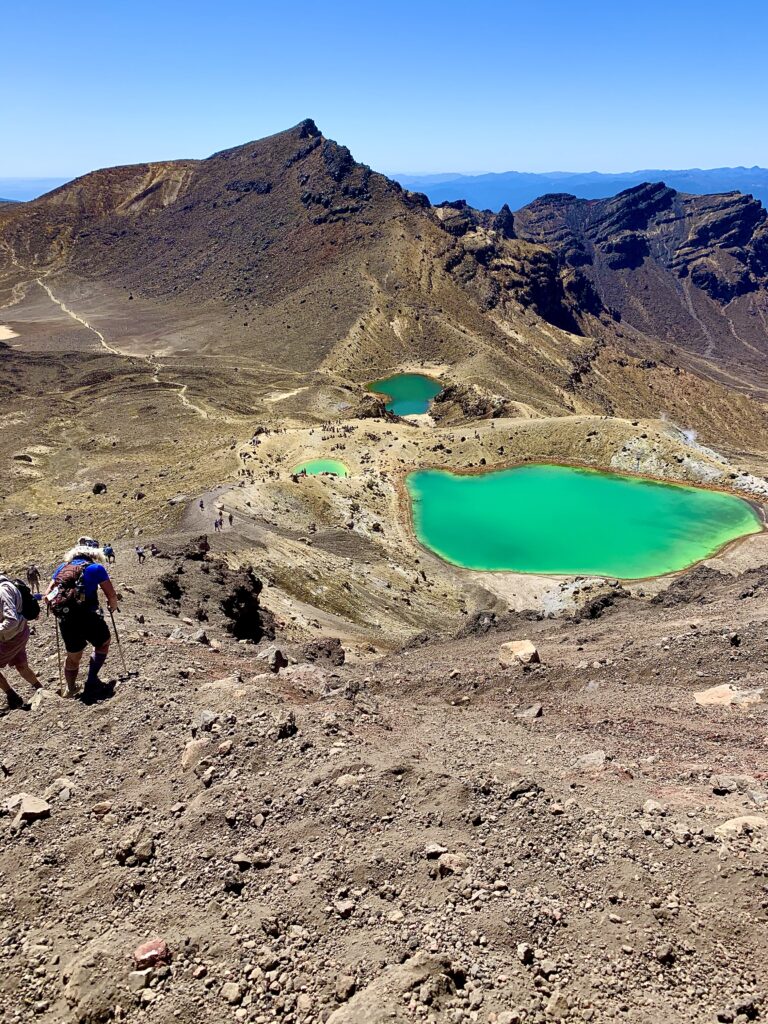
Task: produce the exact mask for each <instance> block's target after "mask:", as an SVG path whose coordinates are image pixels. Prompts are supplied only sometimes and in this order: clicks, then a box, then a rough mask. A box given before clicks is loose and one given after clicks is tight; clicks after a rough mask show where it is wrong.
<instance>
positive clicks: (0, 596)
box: [0, 589, 21, 639]
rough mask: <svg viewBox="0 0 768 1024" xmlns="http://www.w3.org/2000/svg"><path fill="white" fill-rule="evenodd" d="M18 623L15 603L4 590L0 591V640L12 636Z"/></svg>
mask: <svg viewBox="0 0 768 1024" xmlns="http://www.w3.org/2000/svg"><path fill="white" fill-rule="evenodd" d="M20 621H21V620H20V619H19V613H18V611H17V609H16V605H15V603H14V602H13V601H12V600H11V598H10V597H9V596H8V594H7V592H6V590H5V589H3V590H0V639H3V638H4V637H5V636H6V634H8V635H12V634H13V633H14V632H15V629H16V627H17V626H18V625H19V622H20Z"/></svg>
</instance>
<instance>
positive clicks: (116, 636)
mask: <svg viewBox="0 0 768 1024" xmlns="http://www.w3.org/2000/svg"><path fill="white" fill-rule="evenodd" d="M109 617H110V619H112V629H114V631H115V640H117V649H118V651H119V652H120V660H121V661H122V663H123V672H125V674H126V675H127V676H129V675H130V674H131V673H130V672H129V671H128V666H127V665H126V663H125V655H124V654H123V645H122V644H121V643H120V634H119V633H118V632H117V623H116V622H115V615H114V612H113V611H112V609H111V608H110V609H109Z"/></svg>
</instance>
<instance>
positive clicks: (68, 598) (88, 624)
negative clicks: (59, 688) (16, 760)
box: [46, 544, 120, 704]
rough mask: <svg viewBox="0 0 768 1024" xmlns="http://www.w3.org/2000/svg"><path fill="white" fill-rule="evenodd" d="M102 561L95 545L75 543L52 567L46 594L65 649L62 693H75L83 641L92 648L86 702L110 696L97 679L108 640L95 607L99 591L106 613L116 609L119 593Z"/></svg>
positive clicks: (84, 697)
mask: <svg viewBox="0 0 768 1024" xmlns="http://www.w3.org/2000/svg"><path fill="white" fill-rule="evenodd" d="M103 560H104V556H103V555H102V554H101V552H100V551H99V550H98V549H97V548H92V547H90V546H89V545H87V544H77V545H75V547H73V548H72V550H71V551H68V552H67V553H66V555H65V556H64V561H63V562H62V563H61V565H59V566H57V567H56V569H55V571H54V573H53V579H52V580H51V585H50V586H49V587H48V592H47V593H46V601H47V602H48V607H49V609H50V610H51V611H52V612H53V614H54V615H55V616H56V619H57V624H58V629H59V630H60V631H61V638H62V640H63V641H64V648H65V650H66V652H67V657H66V661H65V662H64V679H65V680H66V692H65V694H64V696H66V697H73V696H74V695H75V684H76V683H77V674H78V672H79V670H80V661H81V659H82V657H83V651H84V650H85V647H86V644H90V645H91V646H92V647H93V653H92V654H91V660H90V663H89V665H88V675H87V677H86V680H85V686H84V687H83V692H82V695H81V698H82V700H83V702H84V703H86V704H89V703H91V702H93V701H96V700H99V699H101V698H102V697H107V696H111V689H110V688H109V687H108V686H106V685H104V684H103V683H102V682H101V680H100V679H99V672H100V670H101V667H102V666H103V664H104V662H105V661H106V660H107V654H108V653H109V644H110V640H111V639H112V635H111V633H110V631H109V626H108V625H107V624H106V622H105V621H104V616H103V615H102V613H101V609H100V607H99V590H100V589H101V590H102V591H103V593H104V596H105V597H106V599H107V607H108V608H109V610H110V612H116V611H118V610H119V608H118V602H119V600H120V595H119V594H118V593H117V591H116V590H115V587H114V584H113V583H112V581H111V580H110V578H109V573H108V572H107V570H106V569H105V567H104V565H103Z"/></svg>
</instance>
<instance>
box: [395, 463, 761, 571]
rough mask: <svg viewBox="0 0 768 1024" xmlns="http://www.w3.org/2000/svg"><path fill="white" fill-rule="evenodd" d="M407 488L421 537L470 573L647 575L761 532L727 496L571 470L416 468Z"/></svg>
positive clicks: (744, 507) (751, 515)
mask: <svg viewBox="0 0 768 1024" xmlns="http://www.w3.org/2000/svg"><path fill="white" fill-rule="evenodd" d="M406 485H407V488H408V492H409V495H410V498H411V507H412V512H413V525H414V529H415V532H416V536H417V538H418V539H419V541H420V542H421V543H422V544H424V546H425V547H427V548H429V549H430V550H432V551H434V552H435V553H436V554H438V555H440V557H441V558H444V559H445V560H446V561H448V562H452V563H454V564H455V565H459V566H462V567H463V568H467V569H487V570H493V569H496V570H508V571H513V572H528V573H553V574H557V575H560V574H562V575H598V576H616V577H619V578H620V579H642V578H644V577H646V576H661V575H663V574H664V573H668V572H676V571H678V570H680V569H684V568H686V567H687V566H690V565H693V564H694V563H695V562H698V561H700V560H701V559H702V558H706V557H707V556H708V555H711V554H713V553H714V552H715V551H717V550H718V549H719V548H721V547H722V546H723V545H724V544H727V543H728V542H729V541H731V540H734V539H735V538H737V537H743V536H745V535H746V534H750V533H758V532H759V531H760V530H761V528H762V527H761V523H760V519H759V517H758V515H757V513H756V512H755V510H754V509H753V508H752V506H751V505H749V504H748V503H747V502H746V501H743V500H742V499H741V498H736V497H733V496H732V495H730V494H723V493H721V492H720V491H708V490H704V489H701V488H697V487H685V486H682V485H679V484H664V483H656V482H655V481H651V480H641V479H638V478H636V477H629V476H622V475H620V474H618V473H601V472H598V471H596V470H586V469H572V468H570V467H566V466H550V465H532V466H521V467H519V468H515V469H504V470H495V471H489V472H487V473H482V474H478V475H468V474H458V473H451V472H449V471H447V470H437V469H426V470H417V471H416V472H413V473H409V474H408V476H407V478H406Z"/></svg>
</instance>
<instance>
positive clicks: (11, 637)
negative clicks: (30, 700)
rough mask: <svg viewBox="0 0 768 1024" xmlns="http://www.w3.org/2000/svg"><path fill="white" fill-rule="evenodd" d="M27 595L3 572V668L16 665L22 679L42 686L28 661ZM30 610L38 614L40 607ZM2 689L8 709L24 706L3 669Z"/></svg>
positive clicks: (0, 595)
mask: <svg viewBox="0 0 768 1024" xmlns="http://www.w3.org/2000/svg"><path fill="white" fill-rule="evenodd" d="M28 593H29V600H31V601H33V602H34V604H35V607H37V602H36V601H35V599H34V597H32V594H31V592H28ZM24 598H25V595H24V594H23V593H22V590H21V589H20V588H19V587H18V586H17V584H16V583H15V582H14V581H13V580H11V579H9V578H8V577H7V576H6V575H5V574H4V573H0V669H4V668H5V667H6V666H9V667H10V668H15V669H16V671H17V672H18V673H19V675H20V676H21V678H22V679H25V680H26V681H27V682H28V683H31V685H32V686H34V688H35V689H36V690H39V689H40V688H41V687H42V685H43V684H42V683H41V682H40V680H39V679H38V678H37V676H36V675H35V673H34V672H33V671H32V669H31V668H30V667H29V663H28V661H27V644H28V642H29V622H28V621H27V619H26V617H25V615H24ZM27 614H28V615H30V616H32V617H36V614H39V609H38V612H37V613H35V612H34V611H33V610H30V609H28V611H27ZM0 690H2V691H3V693H4V694H5V697H6V700H7V701H8V709H9V710H16V709H17V708H23V707H24V701H23V700H22V699H21V697H20V696H19V694H18V693H17V692H16V691H15V690H14V688H13V687H12V686H11V684H10V683H9V682H8V680H7V679H6V678H5V676H4V675H3V673H2V672H1V671H0Z"/></svg>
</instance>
